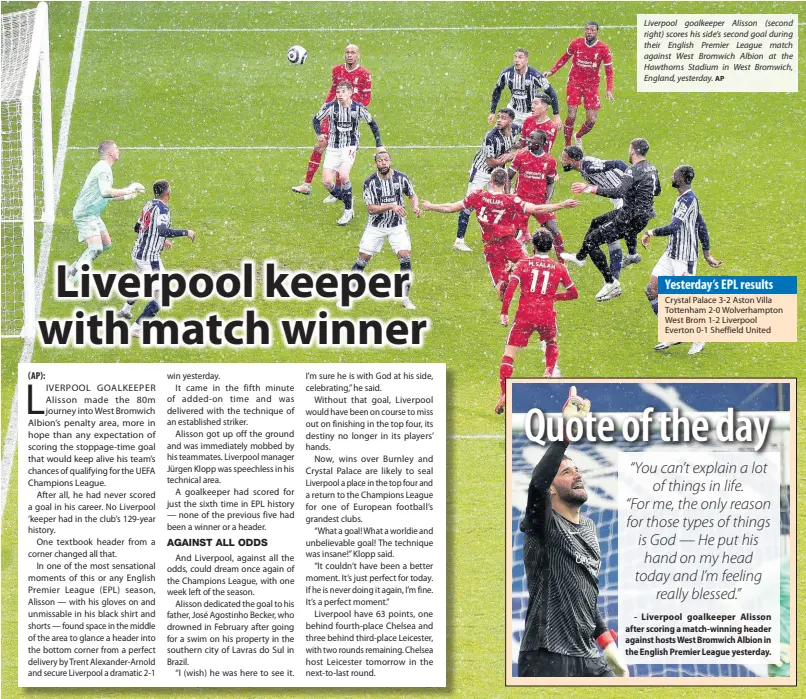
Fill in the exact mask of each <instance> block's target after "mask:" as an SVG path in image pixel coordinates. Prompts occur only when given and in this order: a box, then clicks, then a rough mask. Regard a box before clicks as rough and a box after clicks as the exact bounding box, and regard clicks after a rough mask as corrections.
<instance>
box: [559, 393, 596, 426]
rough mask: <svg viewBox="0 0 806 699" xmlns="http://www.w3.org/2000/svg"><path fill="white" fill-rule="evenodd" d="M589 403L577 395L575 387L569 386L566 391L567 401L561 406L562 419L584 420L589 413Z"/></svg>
mask: <svg viewBox="0 0 806 699" xmlns="http://www.w3.org/2000/svg"><path fill="white" fill-rule="evenodd" d="M590 409H591V402H590V401H589V400H586V399H584V398H582V397H581V396H578V395H577V387H576V386H571V388H570V389H569V390H568V400H567V401H565V405H563V418H565V419H566V420H569V419H570V418H572V417H578V418H580V419H582V418H584V417H585V415H587V414H588V413H589V412H590Z"/></svg>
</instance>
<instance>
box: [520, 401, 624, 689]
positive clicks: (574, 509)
mask: <svg viewBox="0 0 806 699" xmlns="http://www.w3.org/2000/svg"><path fill="white" fill-rule="evenodd" d="M588 412H590V401H589V400H585V399H583V398H582V397H580V396H578V395H577V391H576V387H574V386H571V389H570V391H569V392H568V400H567V401H566V402H565V405H564V406H563V410H562V414H563V419H564V420H569V419H571V418H574V417H577V418H584V417H585V415H586V414H587V413H588ZM566 434H567V432H566ZM568 444H569V442H568V441H567V438H566V440H563V441H559V442H552V443H551V444H549V446H548V449H547V450H546V453H545V454H543V458H541V459H540V462H539V463H538V464H537V466H535V468H534V471H533V472H532V479H531V481H530V483H529V494H528V497H527V502H526V510H525V512H524V516H523V520H522V521H521V524H520V529H521V531H522V532H523V534H524V537H523V539H524V541H523V565H524V568H525V570H526V580H527V582H528V586H529V606H528V608H527V611H526V627H525V629H524V632H523V637H522V639H521V645H520V653H519V655H518V676H519V677H616V676H617V677H629V676H630V671H629V668H628V667H627V662H626V660H625V658H624V656H623V654H622V653H621V651H620V650H619V649H618V647H617V646H616V634H615V632H613V631H608V629H607V626H606V625H605V622H604V620H603V619H602V617H601V615H600V614H599V609H598V607H597V605H596V602H597V599H598V597H599V566H600V564H601V554H600V553H599V541H598V539H597V537H596V525H595V524H594V523H593V521H592V520H590V519H589V518H588V517H584V516H581V515H580V514H579V511H580V508H581V507H582V505H583V504H584V503H585V501H586V500H587V499H588V494H587V492H585V484H584V483H583V480H582V475H581V474H580V473H579V471H578V470H577V467H576V465H575V464H574V462H573V461H571V459H569V458H568V457H567V456H566V455H565V450H566V449H567V448H568ZM597 646H598V647H597ZM599 649H601V650H602V655H601V656H600V655H599Z"/></svg>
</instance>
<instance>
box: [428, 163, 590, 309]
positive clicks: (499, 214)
mask: <svg viewBox="0 0 806 699" xmlns="http://www.w3.org/2000/svg"><path fill="white" fill-rule="evenodd" d="M508 181H509V176H508V175H507V172H506V170H504V168H502V167H497V168H495V170H493V171H492V173H491V174H490V184H489V190H488V191H485V190H483V189H477V190H476V191H475V192H471V193H470V194H468V195H467V196H466V197H465V198H464V200H462V201H457V202H454V203H453V204H432V203H431V202H428V201H424V202H423V203H422V209H423V211H438V212H440V213H443V214H452V213H456V212H457V211H461V210H462V209H473V210H474V211H475V212H476V218H477V219H478V221H479V225H480V226H481V239H482V241H483V242H484V259H485V260H486V262H487V267H488V268H489V270H490V276H491V277H492V280H493V286H495V288H496V291H497V292H498V297H499V298H502V297H503V294H504V290H505V289H506V284H507V278H508V274H507V263H508V262H517V261H518V260H521V259H523V258H524V257H525V253H524V251H523V246H522V245H521V244H520V243H519V242H518V241H517V239H516V238H515V221H516V219H517V218H518V217H519V216H520V215H522V214H524V213H526V214H537V213H550V212H552V211H557V210H558V209H570V208H573V207H575V206H579V202H578V201H577V200H575V199H567V200H565V201H562V202H559V203H557V204H530V203H529V202H525V201H522V200H521V199H520V197H517V196H515V195H514V194H506V193H505V192H504V189H505V187H506V185H507V182H508Z"/></svg>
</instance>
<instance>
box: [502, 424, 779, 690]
mask: <svg viewBox="0 0 806 699" xmlns="http://www.w3.org/2000/svg"><path fill="white" fill-rule="evenodd" d="M654 437H655V438H654V439H653V441H652V442H649V443H647V444H645V445H641V444H636V443H630V442H626V441H624V440H623V439H622V438H621V437H617V438H616V440H615V441H614V442H613V443H612V444H609V445H607V446H606V447H604V446H603V445H601V444H587V443H584V442H579V443H577V444H575V445H574V450H575V452H574V456H573V458H574V462H575V463H576V464H577V466H578V467H579V468H580V471H581V472H582V474H583V476H584V478H585V488H586V490H587V491H588V502H587V503H586V505H585V507H584V509H583V514H585V516H587V517H590V518H591V519H592V520H593V522H594V524H595V525H596V529H597V533H598V537H599V547H600V550H601V555H602V565H601V568H600V572H599V611H600V613H601V614H602V617H603V619H604V620H605V622H606V623H607V625H608V628H612V629H614V630H615V631H617V632H618V631H619V624H618V557H619V542H618V491H617V487H618V474H617V463H618V454H619V452H625V451H643V450H644V449H651V448H662V449H663V450H664V451H672V450H673V447H671V445H669V444H664V443H662V442H660V439H659V438H658V437H657V435H655V436H654ZM682 448H689V447H682ZM766 448H767V450H771V451H775V452H778V453H779V454H780V457H781V498H780V499H781V523H780V528H781V530H780V533H781V551H780V553H781V557H782V559H783V558H784V557H786V556H788V555H789V524H790V483H789V468H790V464H789V432H788V430H782V429H775V430H774V431H773V434H772V436H771V437H770V439H769V440H768V442H767V446H766ZM697 449H698V450H711V451H744V450H745V448H739V447H738V445H736V444H731V443H721V442H716V441H713V442H711V443H708V444H703V445H697ZM749 451H752V448H750V449H749ZM543 452H544V448H543V447H538V446H536V445H535V444H533V443H532V442H530V441H529V440H528V439H527V438H526V436H525V435H524V434H523V433H517V432H514V433H513V434H512V492H513V503H512V513H511V515H512V521H511V535H512V547H513V553H512V560H513V567H512V621H513V624H512V636H513V637H512V639H511V642H512V649H513V656H512V657H513V658H514V662H513V669H512V672H513V676H515V677H517V658H518V651H519V647H520V641H521V636H522V634H523V629H524V624H525V621H526V609H527V606H528V603H529V588H528V585H527V582H526V572H525V570H524V566H523V534H522V533H521V532H520V530H519V529H518V527H519V524H520V520H521V518H522V517H523V508H524V507H525V505H526V495H525V494H526V492H527V490H528V487H529V479H530V478H531V474H532V469H533V468H534V465H535V464H536V463H537V462H538V461H539V459H540V457H541V456H542V455H543ZM622 477H624V476H622ZM621 554H622V555H625V552H623V551H622V552H621ZM626 555H629V553H627V554H626ZM787 560H788V559H787ZM788 623H789V615H788V611H787V613H786V617H785V615H784V610H783V609H782V610H781V624H782V626H788ZM630 672H631V673H632V674H633V676H638V677H753V676H759V675H762V676H763V675H766V674H767V666H766V665H732V664H710V665H705V664H697V665H695V664H685V663H675V664H670V663H667V664H645V663H644V664H635V665H633V664H632V663H631V664H630Z"/></svg>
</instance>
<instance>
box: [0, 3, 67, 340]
mask: <svg viewBox="0 0 806 699" xmlns="http://www.w3.org/2000/svg"><path fill="white" fill-rule="evenodd" d="M2 58H3V62H2V74H1V78H0V91H1V92H2V105H0V126H1V127H2V170H1V171H0V172H1V173H2V174H1V175H0V177H2V180H0V192H2V209H1V210H0V217H1V220H0V229H1V230H0V299H1V300H2V303H0V335H2V336H3V337H14V336H23V337H27V338H30V337H33V335H34V328H35V314H36V290H35V277H36V264H35V260H34V256H35V252H34V251H35V247H36V239H37V238H38V237H39V236H40V235H41V229H42V226H43V225H45V224H52V223H53V213H54V212H53V148H52V134H51V130H52V127H51V114H50V59H49V49H48V11H47V5H46V4H45V3H40V4H39V5H38V6H37V7H36V8H35V9H33V10H25V11H23V12H10V13H7V14H4V15H2Z"/></svg>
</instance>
